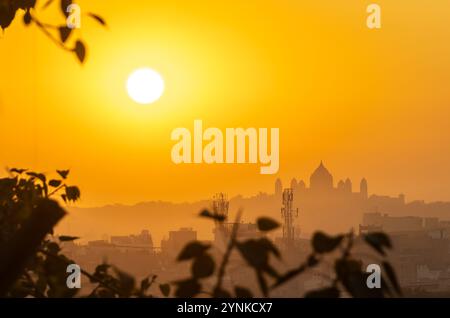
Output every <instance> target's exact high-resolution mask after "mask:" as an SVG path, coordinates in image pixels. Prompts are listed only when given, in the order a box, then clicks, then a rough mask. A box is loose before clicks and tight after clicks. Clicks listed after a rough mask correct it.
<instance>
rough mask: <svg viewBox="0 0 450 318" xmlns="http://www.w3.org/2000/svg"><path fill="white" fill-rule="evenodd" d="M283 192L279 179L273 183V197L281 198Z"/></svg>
mask: <svg viewBox="0 0 450 318" xmlns="http://www.w3.org/2000/svg"><path fill="white" fill-rule="evenodd" d="M282 192H283V185H282V183H281V180H280V178H278V179H277V180H276V181H275V195H276V196H279V197H281V194H282Z"/></svg>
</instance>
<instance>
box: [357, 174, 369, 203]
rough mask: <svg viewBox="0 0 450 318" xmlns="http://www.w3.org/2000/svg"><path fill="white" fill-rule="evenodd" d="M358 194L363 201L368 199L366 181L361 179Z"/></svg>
mask: <svg viewBox="0 0 450 318" xmlns="http://www.w3.org/2000/svg"><path fill="white" fill-rule="evenodd" d="M359 193H360V194H361V196H362V197H363V198H364V199H367V197H368V190H367V180H366V179H365V178H363V179H362V180H361V183H360V184H359Z"/></svg>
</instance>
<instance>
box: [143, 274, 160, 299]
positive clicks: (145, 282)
mask: <svg viewBox="0 0 450 318" xmlns="http://www.w3.org/2000/svg"><path fill="white" fill-rule="evenodd" d="M155 279H156V275H153V276H152V278H151V279H150V277H146V278H144V279H143V280H142V281H141V290H140V291H141V295H144V294H145V292H146V291H147V289H149V288H150V286H152V285H153V283H154V282H155Z"/></svg>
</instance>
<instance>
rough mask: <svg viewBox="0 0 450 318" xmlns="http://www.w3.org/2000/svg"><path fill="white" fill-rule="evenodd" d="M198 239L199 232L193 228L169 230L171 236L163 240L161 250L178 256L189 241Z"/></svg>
mask: <svg viewBox="0 0 450 318" xmlns="http://www.w3.org/2000/svg"><path fill="white" fill-rule="evenodd" d="M196 240H197V232H196V231H194V230H193V229H192V228H187V227H182V228H180V229H179V230H177V231H169V237H168V238H167V239H163V240H162V241H161V252H162V253H164V254H166V255H171V256H176V255H178V253H180V251H181V250H182V248H183V247H184V246H185V245H186V244H187V243H189V242H192V241H196Z"/></svg>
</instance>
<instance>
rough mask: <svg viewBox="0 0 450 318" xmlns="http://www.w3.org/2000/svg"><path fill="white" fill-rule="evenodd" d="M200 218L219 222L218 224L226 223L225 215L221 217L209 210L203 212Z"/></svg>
mask: <svg viewBox="0 0 450 318" xmlns="http://www.w3.org/2000/svg"><path fill="white" fill-rule="evenodd" d="M200 216H201V217H205V218H211V219H213V220H214V221H217V222H223V221H225V215H220V214H217V213H214V214H213V213H211V212H210V211H208V210H203V211H202V212H200Z"/></svg>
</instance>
